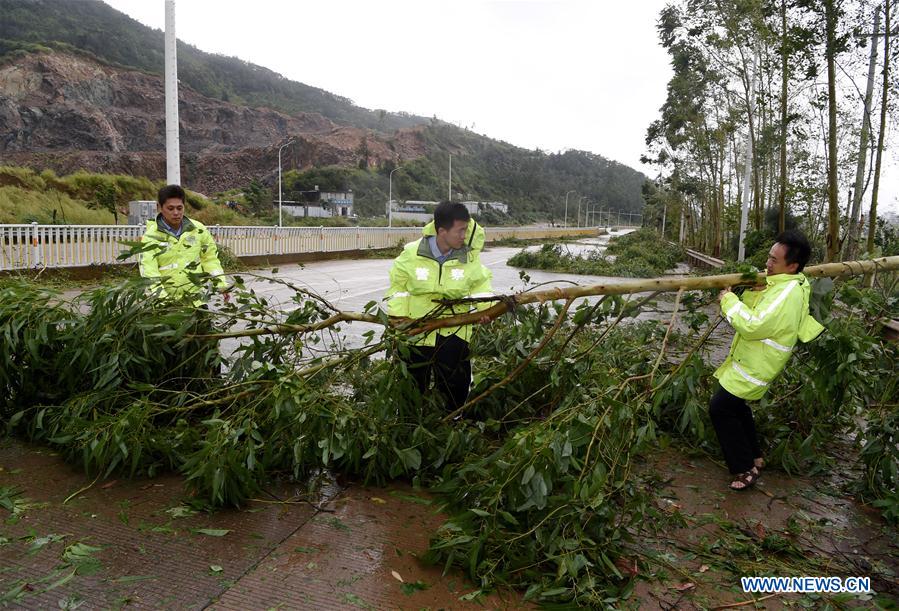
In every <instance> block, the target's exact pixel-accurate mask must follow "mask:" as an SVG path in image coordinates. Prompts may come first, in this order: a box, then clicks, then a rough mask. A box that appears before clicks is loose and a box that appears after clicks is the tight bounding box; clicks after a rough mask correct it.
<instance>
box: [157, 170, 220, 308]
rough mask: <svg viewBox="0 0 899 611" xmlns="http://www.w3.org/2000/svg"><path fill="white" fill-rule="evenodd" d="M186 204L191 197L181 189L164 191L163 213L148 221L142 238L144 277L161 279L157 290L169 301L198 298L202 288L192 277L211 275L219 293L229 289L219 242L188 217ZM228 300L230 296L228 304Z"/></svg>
mask: <svg viewBox="0 0 899 611" xmlns="http://www.w3.org/2000/svg"><path fill="white" fill-rule="evenodd" d="M185 201H187V194H186V193H185V192H184V189H182V188H181V187H180V186H178V185H167V186H165V187H163V188H162V189H160V190H159V195H158V197H157V202H158V204H159V208H158V210H159V213H158V214H157V215H156V218H155V219H150V220H148V221H147V228H146V231H145V232H144V235H143V237H142V238H141V243H142V246H143V249H142V252H141V255H140V275H141V276H143V277H144V278H155V279H157V282H156V283H154V285H153V290H154V291H158V294H159V295H160V296H162V297H165V298H171V299H180V298H182V297H184V296H185V295H196V294H198V293H199V292H200V288H201V287H200V286H199V285H198V284H197V283H195V282H193V281H192V280H191V274H200V273H206V274H209V275H210V276H212V277H213V283H214V285H215V287H216V288H217V289H219V290H224V289H225V287H226V286H227V283H226V282H225V277H224V275H223V274H224V270H223V269H222V264H221V263H220V262H219V258H218V249H217V248H216V246H215V240H213V239H212V236H211V235H210V233H209V230H208V229H207V228H206V226H205V225H203V224H202V223H200V222H199V221H195V220H193V219H189V218H187V217H186V216H185V215H184V202H185ZM228 298H229V294H228V293H227V292H226V293H225V300H226V301H227V300H228ZM195 303H196V305H201V304H202V303H203V302H202V301H200V300H196V301H195Z"/></svg>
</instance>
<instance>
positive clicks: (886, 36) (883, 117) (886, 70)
mask: <svg viewBox="0 0 899 611" xmlns="http://www.w3.org/2000/svg"><path fill="white" fill-rule="evenodd" d="M891 10H892V9H891V6H890V0H884V4H883V13H884V33H883V93H882V94H881V98H880V131H879V133H878V135H877V157H876V161H875V162H874V185H873V187H872V188H871V211H870V212H869V213H868V244H867V250H868V252H869V253H870V252H873V251H874V236H875V235H876V233H877V196H878V194H879V191H880V168H881V162H882V160H883V140H884V137H885V135H886V124H887V105H888V103H889V95H890V81H889V74H890V12H891Z"/></svg>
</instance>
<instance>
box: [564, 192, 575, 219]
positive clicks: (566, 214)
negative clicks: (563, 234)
mask: <svg viewBox="0 0 899 611" xmlns="http://www.w3.org/2000/svg"><path fill="white" fill-rule="evenodd" d="M572 193H577V190H576V189H572V190H571V191H569V192H568V193H566V194H565V226H566V227H568V196H569V195H571V194H572Z"/></svg>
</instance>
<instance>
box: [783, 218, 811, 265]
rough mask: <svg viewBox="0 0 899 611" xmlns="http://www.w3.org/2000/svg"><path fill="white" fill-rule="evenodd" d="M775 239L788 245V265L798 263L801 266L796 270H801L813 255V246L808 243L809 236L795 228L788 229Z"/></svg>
mask: <svg viewBox="0 0 899 611" xmlns="http://www.w3.org/2000/svg"><path fill="white" fill-rule="evenodd" d="M774 241H775V242H777V243H778V244H783V245H784V246H786V248H787V256H786V261H787V265H789V264H790V263H798V264H799V266H798V267H797V268H796V272H797V273H799V272H801V271H802V269H803V268H804V267H805V264H806V263H808V259H809V257H810V256H811V255H812V246H811V244H809V243H808V238H806V237H805V236H804V235H803V234H802V233H801V232H799V231H797V230H795V229H788V230H786V231H784V232H783V233H781V234H780V235H779V236H777V237H776V238H774Z"/></svg>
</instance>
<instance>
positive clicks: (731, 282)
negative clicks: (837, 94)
mask: <svg viewBox="0 0 899 611" xmlns="http://www.w3.org/2000/svg"><path fill="white" fill-rule="evenodd" d="M897 269H899V255H897V256H893V257H880V258H879V259H871V260H868V261H842V262H838V263H824V264H822V265H813V266H811V267H806V268H805V270H803V272H802V273H804V274H805V275H806V276H811V277H815V278H822V277H828V278H836V277H839V276H862V275H864V274H868V273H872V272H874V271H891V270H897ZM766 276H767V274H766V273H764V272H762V273H759V274H754V275H752V274H749V275H747V274H720V275H717V276H698V277H685V278H641V279H636V280H630V279H628V280H623V279H622V280H617V279H616V280H611V281H609V282H604V283H602V284H593V285H587V286H573V287H567V288H554V289H549V290H546V291H533V292H527V291H525V292H523V293H517V294H516V295H513V296H511V297H509V296H503V297H499V296H497V297H469V298H466V299H456V300H443V301H440V302H439V303H441V304H442V305H455V304H462V303H478V302H485V301H496V300H498V299H500V300H501V301H500V302H499V303H497V304H496V305H493V306H491V307H490V308H489V309H487V310H483V311H481V312H470V313H468V314H461V315H459V316H453V317H448V318H439V319H436V320H431V321H428V322H426V323H424V324H422V325H421V326H419V327H414V328H413V329H412V330H411V331H410V333H412V334H415V333H423V332H430V331H433V330H435V329H440V328H443V327H456V326H459V325H469V324H474V323H476V322H477V321H478V319H480V318H481V317H482V316H484V315H487V316H489V317H490V318H491V319H492V318H496V317H497V316H499V315H501V314H503V313H505V312H506V311H508V308H509V305H508V302H509V301H511V302H513V303H515V304H516V305H524V304H528V303H537V302H539V303H544V302H546V301H557V300H560V299H577V298H578V297H592V296H596V295H627V294H633V293H645V292H648V291H657V292H667V291H680V290H681V289H683V290H685V291H695V290H704V289H723V288H726V287H733V286H753V285H761V284H764V283H765V277H766Z"/></svg>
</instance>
